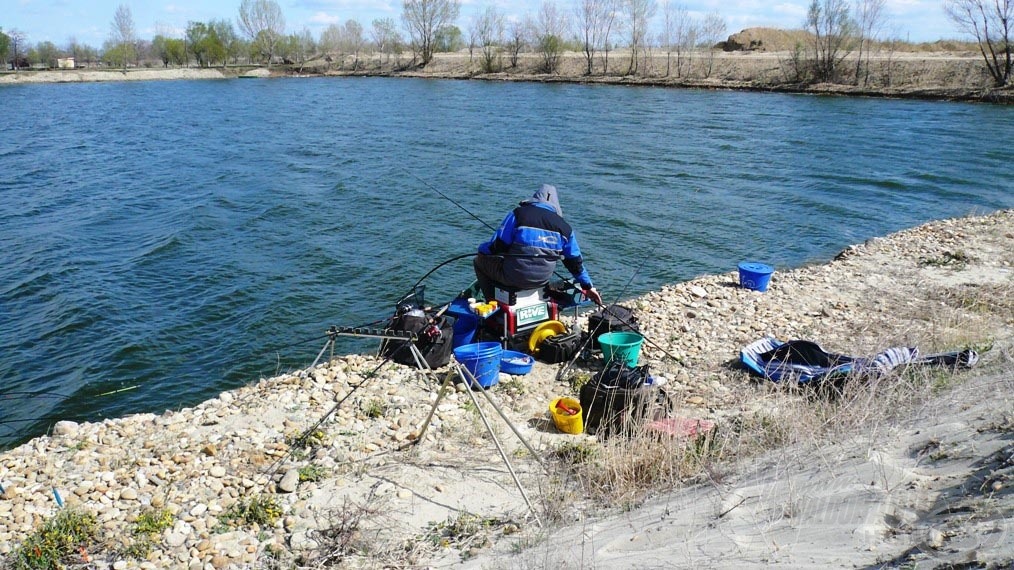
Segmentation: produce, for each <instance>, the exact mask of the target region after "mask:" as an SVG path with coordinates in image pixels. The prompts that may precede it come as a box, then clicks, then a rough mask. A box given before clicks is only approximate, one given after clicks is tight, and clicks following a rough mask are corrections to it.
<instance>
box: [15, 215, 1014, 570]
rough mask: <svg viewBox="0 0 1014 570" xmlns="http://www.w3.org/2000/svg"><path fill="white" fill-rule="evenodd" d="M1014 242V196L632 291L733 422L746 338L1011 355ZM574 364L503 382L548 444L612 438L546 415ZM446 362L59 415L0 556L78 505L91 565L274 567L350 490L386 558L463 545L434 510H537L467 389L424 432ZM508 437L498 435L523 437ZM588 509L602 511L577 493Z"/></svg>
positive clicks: (374, 364) (20, 474)
mask: <svg viewBox="0 0 1014 570" xmlns="http://www.w3.org/2000/svg"><path fill="white" fill-rule="evenodd" d="M1012 243H1014V210H1005V211H1000V212H996V213H993V214H989V215H985V216H973V217H968V218H961V219H954V220H944V221H937V222H931V223H928V224H925V225H923V226H919V227H917V228H913V229H910V230H906V231H902V232H899V233H896V234H893V235H891V236H887V237H885V238H877V239H873V240H870V241H869V242H867V243H865V244H862V245H856V246H852V247H849V248H847V249H846V250H844V251H843V252H842V253H841V254H839V255H838V256H837V257H836V259H835V260H834V261H831V262H829V263H827V264H823V265H813V266H806V267H801V268H796V269H788V270H784V269H779V270H778V271H777V272H776V274H775V276H774V278H773V280H772V284H771V288H770V289H769V291H768V292H766V293H758V292H755V291H749V290H745V289H740V288H739V287H737V286H736V275H735V274H734V273H728V274H723V275H713V276H703V277H700V278H697V279H694V280H692V281H689V282H686V283H680V284H675V285H671V286H667V287H664V288H663V289H662V290H660V291H657V292H652V293H649V294H646V295H643V296H641V297H639V298H636V299H631V300H628V301H626V302H625V303H624V304H626V305H628V306H631V307H634V308H635V309H636V314H637V316H638V318H639V321H640V324H641V327H642V332H643V333H644V334H645V336H646V337H647V338H649V339H653V340H654V342H655V343H657V344H659V346H660V347H661V348H664V352H663V351H662V350H659V349H657V348H654V347H652V346H650V345H645V347H644V350H643V352H642V361H643V362H646V363H649V364H650V365H651V366H652V370H653V371H654V373H655V374H657V375H658V376H661V377H664V378H665V379H666V380H667V386H668V388H667V389H668V390H669V391H670V393H671V394H672V397H673V398H674V399H675V400H676V401H677V402H678V405H679V408H678V412H679V413H680V414H681V415H683V416H687V417H694V418H703V419H709V420H712V421H715V422H716V423H718V424H719V425H722V424H724V423H729V422H731V421H736V419H737V418H742V417H747V416H750V415H751V414H755V413H758V412H759V411H760V410H762V409H765V408H768V407H769V406H771V405H772V402H771V398H772V397H777V395H775V396H772V395H771V394H770V391H769V390H768V387H767V386H765V385H764V384H759V383H757V382H756V381H755V380H753V379H751V378H750V377H748V375H747V374H746V373H745V372H744V371H743V370H741V369H738V368H737V367H735V366H730V362H734V361H735V359H736V358H737V355H738V351H739V350H740V348H742V347H743V346H744V345H746V344H747V343H749V342H751V341H753V340H756V339H757V338H760V337H762V336H765V335H773V336H775V337H777V338H781V339H786V340H787V339H792V338H806V339H812V340H819V341H820V342H821V344H822V345H824V346H825V347H827V348H828V349H829V350H835V351H839V352H845V353H851V354H872V353H875V352H876V351H877V350H880V349H883V348H884V347H887V346H898V345H910V346H911V345H917V346H919V347H920V349H923V350H925V351H934V350H946V349H951V348H954V347H955V346H969V345H975V346H979V345H984V344H992V346H993V349H992V350H991V351H990V352H989V353H988V354H986V355H984V358H983V361H984V362H985V363H986V365H987V366H988V365H990V362H995V361H996V358H999V356H997V355H1001V354H1009V351H1010V350H1011V347H1012V339H1014V319H1012V317H1011V314H1012V310H1014V305H1012V303H1014V248H1012V247H1011V244H1012ZM983 303H985V304H986V308H985V309H983V305H982V304H983ZM990 303H993V304H992V305H990ZM670 355H671V356H672V357H675V359H672V358H669V356H670ZM588 366H589V368H585V369H583V370H586V371H587V373H591V371H593V370H594V369H595V366H596V363H594V362H592V363H590V364H589V365H588ZM375 369H379V373H378V374H377V375H376V376H373V375H372V371H373V370H375ZM556 371H557V368H556V367H555V366H549V365H544V364H537V365H536V368H535V370H534V371H533V372H532V373H531V374H529V375H527V376H517V377H515V376H508V375H502V377H501V380H500V383H499V384H498V385H497V386H495V387H494V388H493V389H492V390H491V392H492V395H493V397H494V398H496V399H497V400H498V401H499V402H500V405H501V406H503V408H504V410H505V413H506V414H507V415H508V417H510V418H511V419H512V421H513V422H514V423H515V425H516V426H518V428H519V429H520V431H521V433H522V434H523V435H524V436H525V437H526V438H527V439H528V440H529V441H530V442H531V443H532V444H533V445H534V446H535V448H536V449H537V450H538V452H539V453H540V454H547V455H548V454H551V453H552V452H553V450H554V449H557V448H559V447H560V446H562V445H571V444H573V442H574V441H583V442H586V444H587V445H595V439H594V438H592V437H589V436H579V437H575V436H568V435H564V434H561V433H558V432H556V430H555V429H554V428H553V426H552V423H551V421H550V420H549V419H548V418H549V415H548V413H547V404H548V402H549V401H550V400H551V399H552V398H553V397H554V396H561V395H567V394H572V393H573V388H572V386H571V385H570V384H569V383H567V382H560V381H557V380H556V379H555V376H556ZM441 378H443V375H442V373H440V374H438V375H436V376H435V377H433V376H426V375H423V374H421V373H420V372H418V371H416V370H413V369H409V368H406V367H403V366H400V365H387V366H381V361H380V360H379V359H377V358H376V357H373V356H369V355H349V356H343V357H340V358H337V359H335V360H334V361H331V362H327V363H324V364H321V365H319V366H317V367H316V368H313V369H308V370H305V371H301V372H298V373H292V374H285V375H282V376H279V377H276V378H270V379H262V380H260V381H259V382H256V383H252V384H250V385H248V386H246V387H243V388H240V389H238V390H235V391H231V392H225V393H223V394H221V395H220V396H219V397H218V398H215V399H212V400H209V401H207V402H204V403H203V404H201V405H198V406H196V407H193V408H187V409H182V410H174V411H167V412H165V413H164V414H161V415H154V414H141V415H135V416H130V417H126V418H119V419H110V420H106V421H103V422H97V423H87V424H80V425H79V424H75V423H72V422H61V423H60V424H58V425H57V426H56V427H55V428H54V430H53V433H52V435H49V436H44V437H39V438H36V439H34V440H32V441H30V442H27V443H25V444H23V445H21V446H19V447H17V448H15V449H11V450H9V451H6V452H4V453H2V454H0V484H2V486H3V489H4V492H3V495H2V496H0V555H4V556H5V557H10V556H12V555H13V553H15V552H17V550H16V549H17V548H18V546H19V544H21V543H22V541H24V540H25V539H26V537H28V536H29V535H30V534H31V533H32V532H33V529H36V528H38V526H39V525H40V524H42V523H43V522H44V521H45V520H47V519H49V518H51V517H53V516H54V514H55V513H57V512H58V511H60V510H61V509H67V508H73V509H80V510H84V511H86V512H90V513H93V514H94V515H95V517H96V519H97V523H98V526H99V529H100V536H101V540H98V541H97V542H96V545H97V546H96V548H95V549H93V551H92V552H90V553H84V552H82V554H81V556H82V557H85V556H87V558H88V559H89V560H92V564H93V566H89V567H112V568H115V569H117V570H122V569H124V568H187V569H206V570H210V569H213V568H214V569H222V568H249V567H273V566H271V565H270V564H271V561H272V560H290V561H291V560H298V559H300V557H304V558H306V559H313V556H312V555H311V554H312V553H314V552H317V553H318V555H319V552H318V551H319V549H320V547H321V535H320V533H319V532H318V531H319V530H320V529H326V528H333V527H334V525H335V524H336V522H340V520H338V521H336V519H341V518H342V516H346V517H347V516H350V510H349V505H359V508H360V509H362V510H361V511H359V512H365V511H367V510H368V511H369V512H370V513H372V514H374V515H376V517H377V521H375V524H376V526H375V527H372V526H369V525H366V526H364V528H363V529H361V530H359V531H357V532H358V533H360V534H363V535H366V534H369V540H370V542H371V544H373V545H375V546H374V548H375V551H374V553H373V554H374V556H376V555H377V553H378V552H379V553H384V554H383V555H384V556H392V554H391V553H393V552H398V553H400V554H399V556H400V557H401V558H400V559H398V560H397V561H395V562H392V564H394V565H396V566H405V565H410V566H417V565H426V564H428V563H432V561H433V560H437V559H439V557H440V556H444V557H446V556H452V558H453V555H452V554H451V553H450V551H451V550H454V549H453V548H446V547H445V548H441V547H440V545H439V544H437V545H436V546H432V545H430V548H425V547H424V546H425V543H426V542H427V540H426V538H425V537H426V536H427V531H428V529H430V530H432V528H433V525H434V524H435V523H440V522H442V521H447V520H449V519H451V518H453V517H455V516H457V515H458V514H460V513H474V514H477V515H479V516H483V517H488V518H494V517H495V518H498V519H509V520H513V521H517V522H516V525H517V526H519V527H522V528H523V527H526V526H531V521H530V520H529V519H527V518H526V509H525V504H524V502H522V501H521V497H520V496H518V494H517V491H516V489H515V488H514V487H513V485H512V484H511V482H510V479H509V478H508V477H507V475H508V473H507V470H506V469H505V468H504V464H503V462H501V460H500V457H499V456H498V455H497V454H496V450H495V448H494V447H493V446H492V444H491V443H490V441H489V438H488V436H487V434H486V432H485V430H484V429H483V428H482V426H481V424H479V422H478V421H477V420H476V417H475V414H474V413H473V412H474V405H473V404H472V403H471V400H470V399H469V398H468V395H467V394H466V393H464V392H463V391H462V390H461V389H459V390H457V391H455V392H454V393H452V394H450V395H449V396H448V397H447V398H445V399H444V400H443V402H442V403H441V404H440V405H439V406H437V407H436V408H435V412H436V413H435V417H434V419H433V423H432V424H431V425H430V428H429V430H428V432H427V433H426V435H425V437H424V438H423V439H422V440H421V441H417V436H418V429H419V426H420V425H421V424H422V422H423V421H424V420H425V419H426V417H427V415H428V414H429V413H430V411H431V409H433V404H432V403H433V402H434V401H435V399H436V397H437V387H438V383H439V380H440V379H441ZM350 393H351V394H352V396H351V397H349V398H348V399H347V400H346V401H344V403H343V404H342V405H341V406H339V407H338V408H337V410H336V411H335V413H334V414H333V415H331V416H328V412H330V411H332V410H333V409H334V408H335V404H336V402H339V401H342V400H343V398H346V396H349V394H350ZM1009 396H1010V394H1005V395H1003V397H1005V398H1006V397H1009ZM325 417H327V418H328V419H327V421H324V422H323V423H321V424H320V425H319V426H317V425H316V424H317V422H318V421H319V420H321V419H322V418H325ZM300 435H306V436H308V438H304V439H302V440H299V439H298V436H300ZM509 436H510V433H509V432H506V430H504V433H501V434H500V438H501V440H504V441H505V442H506V441H507V440H509V439H510V437H509ZM413 442H414V443H416V445H410V444H412V443H413ZM518 447H519V446H518V445H517V444H516V443H513V444H511V447H510V449H509V451H510V453H511V454H512V457H514V458H515V460H514V463H515V467H516V468H517V469H518V474H519V476H520V477H521V480H523V481H525V483H526V485H528V486H529V489H538V490H541V491H545V490H546V486H545V485H544V484H543V482H544V480H545V478H546V474H545V473H544V472H543V471H541V469H540V466H539V465H538V464H537V463H536V462H534V461H531V460H530V458H528V460H527V461H526V460H525V455H524V453H523V452H520V451H519V449H518ZM311 467H312V469H311ZM253 497H270V501H271V504H272V505H273V506H274V508H276V509H277V510H278V511H279V514H280V516H279V517H278V518H277V520H276V521H272V522H270V523H256V522H254V523H248V524H235V520H236V513H237V507H239V506H243V505H249V501H250V500H251V498H253ZM59 503H63V505H64V506H60V504H59ZM367 506H368V507H367ZM153 510H156V511H165V512H168V513H169V515H171V519H170V520H168V521H166V522H167V524H166V525H165V528H159V529H158V533H157V536H155V537H154V538H153V540H152V544H151V545H150V546H151V547H150V550H149V551H148V552H146V553H145V554H144V556H140V557H130V556H127V555H125V554H124V553H126V552H130V547H131V545H132V544H133V543H134V542H136V540H137V536H138V534H137V531H136V527H137V525H138V521H139V520H140V518H141V517H144V516H145V514H146V513H150V512H152V511H153ZM572 516H573V517H574V518H575V520H585V519H587V518H590V517H592V516H593V515H592V514H591V513H589V512H585V511H582V510H581V506H580V505H575V506H574V512H573V513H572ZM512 524H515V523H512ZM516 530H517V529H516ZM359 538H363V537H362V536H360V537H359ZM475 548H476V549H478V550H481V549H482V545H481V544H480V545H478V546H476V547H475ZM458 554H460V553H458ZM473 554H475V553H473ZM349 560H357V558H355V557H352V556H350V558H349ZM358 560H360V564H361V565H363V566H367V567H372V566H376V565H378V564H379V563H378V562H377V561H376V559H375V558H369V557H367V558H361V559H358ZM427 561H431V562H427ZM10 562H11V559H10V558H9V559H8V563H10ZM347 562H348V561H347ZM445 563H446V561H445Z"/></svg>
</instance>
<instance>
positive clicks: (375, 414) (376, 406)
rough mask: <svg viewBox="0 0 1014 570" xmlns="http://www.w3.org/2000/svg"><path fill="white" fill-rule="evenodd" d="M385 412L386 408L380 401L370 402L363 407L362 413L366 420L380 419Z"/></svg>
mask: <svg viewBox="0 0 1014 570" xmlns="http://www.w3.org/2000/svg"><path fill="white" fill-rule="evenodd" d="M386 411H387V406H386V405H385V404H384V402H382V401H381V400H370V401H369V403H367V404H366V406H364V407H363V413H364V414H366V417H368V418H373V419H377V418H382V417H384V413H385V412H386Z"/></svg>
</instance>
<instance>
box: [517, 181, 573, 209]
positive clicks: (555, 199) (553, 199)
mask: <svg viewBox="0 0 1014 570" xmlns="http://www.w3.org/2000/svg"><path fill="white" fill-rule="evenodd" d="M538 203H542V204H549V205H550V206H552V207H553V209H554V210H556V213H557V214H559V215H561V216H562V215H563V208H561V207H560V191H559V190H557V189H556V186H553V185H552V184H543V185H542V187H541V188H539V189H538V190H537V191H536V192H535V194H533V195H532V197H531V198H529V199H527V200H523V201H522V202H521V204H522V205H524V204H538Z"/></svg>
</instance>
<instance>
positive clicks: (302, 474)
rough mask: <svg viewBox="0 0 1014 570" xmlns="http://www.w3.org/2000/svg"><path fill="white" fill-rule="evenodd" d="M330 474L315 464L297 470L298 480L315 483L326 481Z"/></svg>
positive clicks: (324, 468)
mask: <svg viewBox="0 0 1014 570" xmlns="http://www.w3.org/2000/svg"><path fill="white" fill-rule="evenodd" d="M330 474H331V470H330V469H328V468H327V467H322V466H320V465H317V464H316V463H311V464H309V465H304V466H303V467H300V468H299V480H300V481H310V482H314V483H315V482H317V481H321V480H323V479H326V478H327V476H328V475H330Z"/></svg>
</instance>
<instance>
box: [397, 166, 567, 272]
mask: <svg viewBox="0 0 1014 570" xmlns="http://www.w3.org/2000/svg"><path fill="white" fill-rule="evenodd" d="M401 171H402V172H404V173H405V174H408V175H409V176H411V177H412V178H415V179H416V180H418V181H419V182H420V183H421V184H422V185H423V186H425V187H427V188H429V189H430V190H432V191H434V192H436V193H437V194H439V195H440V196H441V197H442V198H444V199H446V200H447V201H449V202H450V203H452V204H454V205H455V206H457V207H458V208H461V210H462V211H463V212H465V213H466V214H468V215H469V216H471V217H472V218H474V219H475V220H478V221H479V223H481V224H482V225H484V226H486V227H487V228H489V229H491V230H493V231H494V232H496V231H497V229H496V228H494V227H493V226H491V225H489V224H488V223H487V222H486V221H485V220H483V219H482V218H480V217H479V216H476V215H475V214H473V213H472V212H471V211H470V210H469V209H468V208H466V207H464V206H462V205H461V204H460V203H458V202H456V201H455V200H454V199H452V198H451V197H450V196H448V195H447V194H444V193H443V192H441V191H440V190H437V189H436V188H434V187H433V185H432V184H430V183H428V182H426V181H425V180H423V179H422V178H420V177H419V176H417V175H416V174H415V173H413V172H410V171H409V170H407V169H406V168H404V167H402V168H401ZM469 255H471V256H474V255H476V254H475V253H473V254H469ZM496 255H498V256H500V257H547V256H541V255H527V254H525V255H521V254H513V255H512V254H508V253H498V254H496ZM462 257H468V256H462ZM553 257H554V260H553V261H558V260H559V259H560V257H559V256H553ZM457 259H460V258H457ZM435 270H436V269H434V271H435ZM427 275H428V274H427ZM553 275H556V276H557V277H559V278H560V279H562V280H564V281H569V279H568V278H567V277H564V276H563V275H560V273H559V272H557V271H556V270H555V269H554V270H553ZM421 281H422V280H420V282H421ZM417 285H418V283H417Z"/></svg>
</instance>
